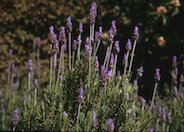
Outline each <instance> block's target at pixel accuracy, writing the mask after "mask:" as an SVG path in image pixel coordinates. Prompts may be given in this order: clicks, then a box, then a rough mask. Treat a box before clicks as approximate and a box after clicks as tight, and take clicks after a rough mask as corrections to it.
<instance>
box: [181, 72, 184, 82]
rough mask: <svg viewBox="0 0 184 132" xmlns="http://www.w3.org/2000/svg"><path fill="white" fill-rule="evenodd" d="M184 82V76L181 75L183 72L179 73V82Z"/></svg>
mask: <svg viewBox="0 0 184 132" xmlns="http://www.w3.org/2000/svg"><path fill="white" fill-rule="evenodd" d="M183 82H184V76H183V74H181V76H180V83H181V84H182V83H183Z"/></svg>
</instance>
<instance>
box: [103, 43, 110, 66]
mask: <svg viewBox="0 0 184 132" xmlns="http://www.w3.org/2000/svg"><path fill="white" fill-rule="evenodd" d="M108 52H109V46H108V47H107V50H106V54H105V59H104V63H103V66H104V67H105V64H106V63H107V58H108Z"/></svg>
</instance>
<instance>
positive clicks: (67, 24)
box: [66, 16, 73, 32]
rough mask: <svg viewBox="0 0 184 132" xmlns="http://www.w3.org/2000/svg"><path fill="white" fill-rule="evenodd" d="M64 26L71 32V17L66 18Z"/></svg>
mask: <svg viewBox="0 0 184 132" xmlns="http://www.w3.org/2000/svg"><path fill="white" fill-rule="evenodd" d="M66 26H67V29H68V31H69V32H72V30H73V27H72V19H71V17H70V16H69V17H67V18H66Z"/></svg>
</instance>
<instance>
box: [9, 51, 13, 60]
mask: <svg viewBox="0 0 184 132" xmlns="http://www.w3.org/2000/svg"><path fill="white" fill-rule="evenodd" d="M8 57H9V58H10V59H11V58H12V57H13V50H12V49H9V51H8Z"/></svg>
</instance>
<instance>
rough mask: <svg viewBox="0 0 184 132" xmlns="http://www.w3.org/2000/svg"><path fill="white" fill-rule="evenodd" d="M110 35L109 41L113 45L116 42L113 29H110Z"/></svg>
mask: <svg viewBox="0 0 184 132" xmlns="http://www.w3.org/2000/svg"><path fill="white" fill-rule="evenodd" d="M108 35H109V41H110V42H111V43H113V41H114V34H113V31H112V29H110V30H109V31H108Z"/></svg>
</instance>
